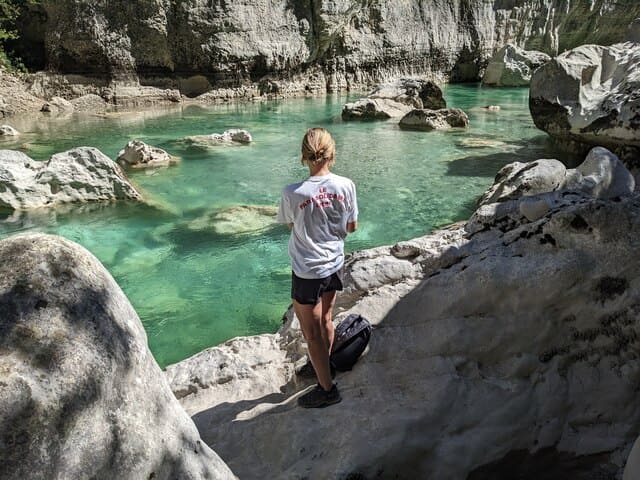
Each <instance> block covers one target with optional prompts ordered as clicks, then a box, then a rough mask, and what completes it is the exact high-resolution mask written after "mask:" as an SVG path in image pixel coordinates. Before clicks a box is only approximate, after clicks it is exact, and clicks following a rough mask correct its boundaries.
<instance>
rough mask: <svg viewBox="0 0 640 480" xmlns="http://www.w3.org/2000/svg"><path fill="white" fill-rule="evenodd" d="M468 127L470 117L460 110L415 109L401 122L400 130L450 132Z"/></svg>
mask: <svg viewBox="0 0 640 480" xmlns="http://www.w3.org/2000/svg"><path fill="white" fill-rule="evenodd" d="M468 126H469V117H468V116H467V114H466V113H464V112H463V111H462V110H460V109H459V108H443V109H440V110H427V109H414V110H411V111H410V112H409V113H407V114H406V115H405V116H404V117H402V119H401V120H400V128H402V129H405V130H425V131H431V130H449V129H451V128H467V127H468Z"/></svg>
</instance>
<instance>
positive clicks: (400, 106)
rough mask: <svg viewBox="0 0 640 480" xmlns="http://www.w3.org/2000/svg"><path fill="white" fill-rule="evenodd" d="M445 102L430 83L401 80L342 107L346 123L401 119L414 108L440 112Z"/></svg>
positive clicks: (379, 87)
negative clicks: (351, 121)
mask: <svg viewBox="0 0 640 480" xmlns="http://www.w3.org/2000/svg"><path fill="white" fill-rule="evenodd" d="M445 107H446V102H445V100H444V97H443V96H442V90H440V87H438V86H437V85H436V84H435V83H433V82H431V81H428V80H419V79H406V78H404V79H400V80H397V81H395V82H392V83H385V84H382V85H379V86H378V87H376V88H375V89H374V90H373V91H372V92H371V93H370V94H369V95H367V96H366V97H365V98H361V99H360V100H358V101H356V102H354V103H347V104H346V105H345V106H344V107H343V108H342V119H343V120H385V119H388V118H399V117H402V116H404V115H406V114H407V113H408V112H410V111H411V110H413V109H415V108H429V109H440V108H445Z"/></svg>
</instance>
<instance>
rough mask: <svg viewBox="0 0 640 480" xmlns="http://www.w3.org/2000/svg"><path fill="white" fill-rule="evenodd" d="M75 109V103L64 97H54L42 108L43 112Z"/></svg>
mask: <svg viewBox="0 0 640 480" xmlns="http://www.w3.org/2000/svg"><path fill="white" fill-rule="evenodd" d="M73 110H74V106H73V104H72V103H71V102H70V101H68V100H65V99H64V98H62V97H53V98H52V99H51V100H49V101H48V102H47V103H45V104H44V105H42V108H41V109H40V111H41V112H72V111H73Z"/></svg>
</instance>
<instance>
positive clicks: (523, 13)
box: [31, 0, 640, 90]
mask: <svg viewBox="0 0 640 480" xmlns="http://www.w3.org/2000/svg"><path fill="white" fill-rule="evenodd" d="M42 8H43V9H44V13H45V14H46V27H45V28H44V29H43V33H42V35H43V36H44V38H42V43H43V45H44V51H45V57H46V66H47V68H48V69H50V70H53V71H58V72H61V73H81V74H93V75H97V76H100V77H105V76H106V77H107V78H109V79H116V80H127V79H136V80H137V78H138V77H140V78H141V79H142V80H143V82H148V83H153V82H156V83H157V82H158V79H160V78H162V79H167V78H174V79H175V78H180V77H182V78H186V77H189V76H192V75H196V74H203V75H205V76H206V77H207V79H208V80H209V82H210V83H211V85H212V86H218V87H225V86H238V85H242V84H246V83H248V82H251V81H257V80H259V79H261V78H263V77H264V76H266V75H269V76H271V77H274V78H285V79H290V78H293V77H295V76H296V75H302V76H303V77H308V76H309V74H315V75H319V77H320V82H321V83H324V84H325V85H326V87H327V88H328V89H329V90H335V89H343V88H348V87H353V86H356V85H362V84H369V83H373V82H378V81H381V80H387V79H389V78H391V77H395V76H400V75H426V76H430V77H434V78H441V79H445V80H452V81H473V80H477V79H478V78H479V75H480V73H481V70H482V68H483V66H484V65H485V64H486V61H487V59H488V57H489V56H490V55H491V54H492V53H493V51H495V50H496V49H497V48H499V47H501V46H503V45H504V44H505V43H507V42H512V43H515V44H517V45H519V46H522V47H525V48H528V49H537V50H542V51H545V52H547V53H549V54H552V55H554V54H556V53H558V52H559V51H562V50H565V49H567V48H572V47H575V46H577V45H579V44H582V43H585V42H587V39H588V42H590V43H603V44H609V43H614V42H616V41H619V40H621V36H622V35H623V33H624V29H623V28H620V26H621V25H625V26H626V25H627V24H629V23H630V22H631V21H632V20H633V19H634V18H635V17H637V16H640V4H638V3H637V2H635V1H634V0H579V1H572V0H452V1H443V0H407V1H402V2H394V1H385V0H237V1H233V2H228V1H225V0H214V1H210V0H184V1H175V0H137V1H135V2H117V4H116V3H115V2H106V1H101V2H95V1H89V0H57V1H55V2H54V1H53V0H47V1H45V3H44V6H43V7H42ZM31 37H33V35H31ZM323 86H324V85H323Z"/></svg>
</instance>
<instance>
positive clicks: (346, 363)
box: [330, 313, 371, 372]
mask: <svg viewBox="0 0 640 480" xmlns="http://www.w3.org/2000/svg"><path fill="white" fill-rule="evenodd" d="M369 338H371V323H369V321H368V320H367V319H366V318H364V317H362V316H361V315H357V314H355V313H352V314H351V315H349V316H348V317H347V318H345V319H344V320H342V322H340V325H338V326H337V327H336V331H335V335H334V339H333V347H332V348H331V356H330V360H331V363H332V364H333V366H334V367H335V369H336V370H338V371H339V372H346V371H348V370H351V369H352V368H353V366H354V365H355V364H356V362H357V361H358V358H359V357H360V355H362V352H364V349H365V348H366V347H367V344H368V343H369Z"/></svg>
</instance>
